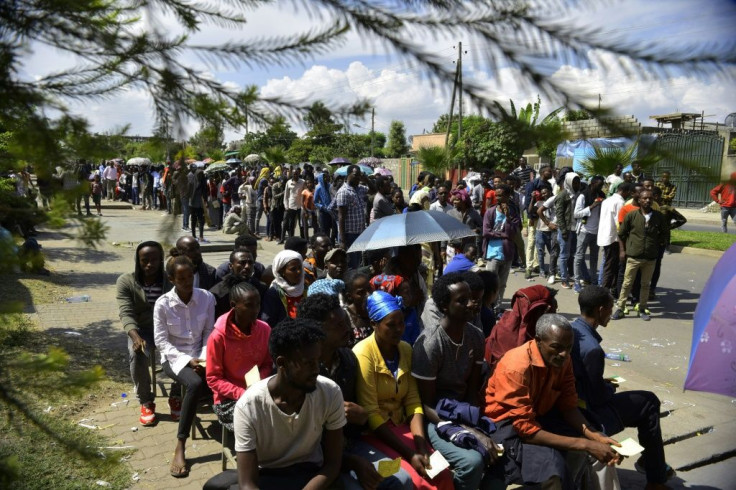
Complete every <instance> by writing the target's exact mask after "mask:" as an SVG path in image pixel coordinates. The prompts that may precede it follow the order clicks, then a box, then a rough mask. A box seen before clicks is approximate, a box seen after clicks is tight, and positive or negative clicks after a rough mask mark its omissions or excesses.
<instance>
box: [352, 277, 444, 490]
mask: <svg viewBox="0 0 736 490" xmlns="http://www.w3.org/2000/svg"><path fill="white" fill-rule="evenodd" d="M367 308H368V313H369V316H370V319H371V325H372V326H373V330H374V332H373V334H371V335H370V337H368V338H367V339H364V340H362V341H360V342H359V343H358V345H356V346H355V347H354V348H353V352H354V353H355V356H356V357H357V358H358V368H359V371H360V372H359V376H358V377H357V386H356V392H357V398H358V404H359V405H361V406H362V407H363V408H364V409H365V411H366V412H367V413H368V426H369V428H370V429H371V431H372V432H373V433H372V434H371V435H368V436H366V441H367V442H368V443H369V444H372V445H374V446H376V447H377V448H378V449H379V450H380V451H382V452H383V453H385V454H386V455H388V456H389V457H391V458H396V457H397V456H401V458H402V462H401V466H402V468H403V469H404V470H406V471H407V472H408V473H409V474H410V475H411V477H412V481H413V482H414V486H415V488H452V476H451V475H450V473H449V472H448V471H443V472H442V473H440V474H439V475H437V476H436V477H435V478H434V479H433V480H432V482H429V481H428V480H427V472H426V470H427V468H428V467H429V454H430V447H429V444H428V443H427V437H426V434H425V431H424V415H423V413H424V412H423V410H422V401H421V399H420V398H419V391H418V390H417V384H416V380H415V379H414V378H413V377H412V376H411V357H412V353H411V346H409V344H407V343H406V342H402V341H401V336H402V334H403V333H404V315H403V313H402V312H401V306H400V301H399V300H398V299H397V298H395V297H393V296H391V295H390V294H388V293H386V292H384V291H375V292H373V293H372V294H371V295H370V296H369V297H368V300H367Z"/></svg>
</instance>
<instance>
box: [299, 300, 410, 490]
mask: <svg viewBox="0 0 736 490" xmlns="http://www.w3.org/2000/svg"><path fill="white" fill-rule="evenodd" d="M297 317H298V318H301V319H305V320H313V321H315V322H318V323H319V324H320V325H321V326H322V330H323V331H324V333H325V339H324V340H323V341H322V353H321V355H320V361H319V364H320V374H321V375H322V376H324V377H326V378H329V379H331V380H332V381H334V382H335V383H337V385H338V386H339V387H340V390H341V391H342V396H343V399H344V400H345V402H344V404H345V416H346V417H347V422H348V423H347V425H346V426H345V431H344V436H345V439H346V441H345V449H344V451H343V455H342V470H343V472H342V474H341V476H342V483H343V486H344V488H346V489H356V490H359V489H360V488H379V489H384V490H385V489H389V488H406V489H407V490H410V489H411V488H413V485H412V483H411V477H410V476H409V474H408V473H406V472H405V471H403V470H399V472H398V473H396V475H395V476H392V477H389V478H385V479H384V478H382V477H381V475H379V474H378V471H376V468H375V467H374V465H378V461H381V460H388V458H387V457H386V455H385V454H383V453H382V452H380V451H378V450H377V449H376V448H375V447H373V446H371V445H369V444H368V443H366V442H364V441H363V440H361V438H360V433H361V432H362V430H363V428H364V426H365V425H366V422H367V421H368V413H367V412H366V411H365V409H364V408H363V407H361V406H360V405H358V404H357V403H356V396H355V381H356V380H355V378H356V376H357V373H358V359H357V358H356V357H355V354H353V351H352V350H350V348H349V347H348V346H349V345H350V344H351V343H352V337H353V330H352V328H351V327H350V322H349V321H348V314H347V313H346V312H345V310H343V309H342V308H341V307H340V302H339V301H338V300H337V297H336V296H334V295H327V294H323V293H317V294H313V295H311V296H308V297H307V298H305V299H304V300H302V301H301V302H300V303H299V309H298V312H297ZM371 463H372V464H371ZM350 472H354V473H353V474H354V475H355V477H357V481H356V480H355V477H353V476H351V475H350Z"/></svg>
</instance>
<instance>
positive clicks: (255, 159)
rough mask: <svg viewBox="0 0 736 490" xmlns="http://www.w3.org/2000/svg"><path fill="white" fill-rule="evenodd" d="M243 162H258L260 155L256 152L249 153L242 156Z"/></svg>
mask: <svg viewBox="0 0 736 490" xmlns="http://www.w3.org/2000/svg"><path fill="white" fill-rule="evenodd" d="M243 161H244V162H245V163H258V162H260V161H261V155H259V154H257V153H251V154H250V155H248V156H247V157H245V158H243Z"/></svg>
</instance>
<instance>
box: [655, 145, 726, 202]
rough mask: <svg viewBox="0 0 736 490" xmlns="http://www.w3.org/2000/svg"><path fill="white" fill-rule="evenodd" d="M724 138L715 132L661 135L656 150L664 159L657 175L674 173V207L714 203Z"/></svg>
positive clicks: (657, 168)
mask: <svg viewBox="0 0 736 490" xmlns="http://www.w3.org/2000/svg"><path fill="white" fill-rule="evenodd" d="M723 145H724V138H723V137H722V136H719V135H718V133H715V132H705V131H693V132H677V133H665V134H660V135H659V136H658V137H657V139H656V140H655V143H654V149H655V151H658V152H661V153H662V154H664V155H665V157H664V158H663V159H662V160H660V161H659V162H658V163H657V165H656V167H655V171H654V174H655V176H657V177H658V176H660V175H661V174H662V172H664V171H668V172H670V174H671V177H672V178H671V180H672V183H673V184H675V185H677V195H676V196H675V200H674V205H675V206H678V207H682V208H694V207H702V206H706V205H707V204H709V203H710V202H711V198H710V190H711V189H712V188H713V187H715V186H716V185H718V182H719V179H720V175H721V164H722V162H723Z"/></svg>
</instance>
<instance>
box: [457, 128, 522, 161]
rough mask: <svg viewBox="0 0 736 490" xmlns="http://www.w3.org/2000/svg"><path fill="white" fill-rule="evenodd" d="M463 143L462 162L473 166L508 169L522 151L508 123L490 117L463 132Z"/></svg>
mask: <svg viewBox="0 0 736 490" xmlns="http://www.w3.org/2000/svg"><path fill="white" fill-rule="evenodd" d="M463 143H464V146H463V148H462V151H463V163H464V164H465V165H466V166H467V167H473V168H483V167H488V168H498V169H499V170H510V169H512V168H513V167H514V165H515V164H516V161H517V160H518V158H519V155H520V154H521V153H520V151H523V149H522V150H519V144H518V142H517V140H516V134H515V133H514V132H513V131H512V130H511V128H510V127H509V126H508V125H506V124H503V123H497V122H493V121H491V120H490V119H485V120H484V121H482V122H481V123H479V124H477V125H475V126H473V127H471V128H469V129H468V131H467V132H463Z"/></svg>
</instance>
